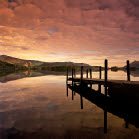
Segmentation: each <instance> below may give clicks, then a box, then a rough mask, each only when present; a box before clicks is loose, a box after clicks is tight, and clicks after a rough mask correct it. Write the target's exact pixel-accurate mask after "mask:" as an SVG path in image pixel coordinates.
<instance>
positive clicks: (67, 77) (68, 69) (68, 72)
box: [67, 68, 69, 84]
mask: <svg viewBox="0 0 139 139" xmlns="http://www.w3.org/2000/svg"><path fill="white" fill-rule="evenodd" d="M68 76H69V69H68V68H67V84H68V78H69V77H68Z"/></svg>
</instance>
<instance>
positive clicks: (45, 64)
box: [0, 55, 90, 68]
mask: <svg viewBox="0 0 139 139" xmlns="http://www.w3.org/2000/svg"><path fill="white" fill-rule="evenodd" d="M0 60H1V61H3V62H7V63H10V64H17V65H21V66H26V67H36V68H38V67H40V68H43V67H60V66H61V67H63V66H64V67H65V66H90V65H88V64H85V63H74V62H42V61H37V60H24V59H19V58H14V57H11V56H7V55H1V56H0Z"/></svg>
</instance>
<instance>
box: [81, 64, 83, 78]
mask: <svg viewBox="0 0 139 139" xmlns="http://www.w3.org/2000/svg"><path fill="white" fill-rule="evenodd" d="M82 79H83V66H81V80H82Z"/></svg>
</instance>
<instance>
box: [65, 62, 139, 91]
mask: <svg viewBox="0 0 139 139" xmlns="http://www.w3.org/2000/svg"><path fill="white" fill-rule="evenodd" d="M104 65H105V67H104V69H105V70H104V79H102V78H101V74H102V73H101V71H102V68H101V67H100V70H99V72H100V75H99V78H98V79H97V78H92V70H91V69H90V70H88V69H87V72H86V78H84V77H83V66H82V67H81V76H80V78H77V77H76V75H75V69H74V70H72V77H69V76H68V75H69V71H68V70H67V82H68V81H72V82H75V83H84V84H99V85H104V86H107V87H111V86H115V87H116V86H117V87H122V88H123V87H125V88H127V87H128V88H132V89H136V91H137V90H138V91H139V81H131V80H130V64H129V60H127V80H110V79H108V60H107V59H106V60H105V63H104ZM88 72H90V78H89V77H88Z"/></svg>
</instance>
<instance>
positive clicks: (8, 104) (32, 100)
mask: <svg viewBox="0 0 139 139" xmlns="http://www.w3.org/2000/svg"><path fill="white" fill-rule="evenodd" d="M102 75H103V74H102ZM93 77H95V78H97V77H99V73H98V72H93ZM108 78H109V79H120V80H126V79H127V76H126V73H125V72H124V71H118V72H111V71H108ZM131 80H132V81H139V72H132V73H131ZM93 88H94V89H97V86H96V85H94V86H93ZM83 105H84V109H81V108H80V95H78V94H76V95H75V96H74V100H72V91H71V90H70V89H69V91H68V97H67V87H66V76H65V75H62V74H61V75H60V73H58V74H57V75H56V74H54V73H49V74H47V73H46V74H44V73H39V72H36V73H35V72H24V73H13V74H9V75H6V76H2V77H0V139H7V138H18V139H20V138H21V139H22V138H26V139H38V138H98V139H101V138H108V139H113V138H115V139H116V138H118V139H120V138H125V139H127V138H129V139H131V138H134V139H136V138H139V128H137V127H135V126H134V125H132V124H129V125H128V128H126V122H125V120H124V119H122V118H119V117H118V116H115V115H113V114H111V113H107V131H108V132H107V134H104V111H103V110H102V109H101V108H99V107H97V106H96V105H95V104H93V103H91V102H89V101H88V100H86V99H85V98H84V99H83ZM136 109H137V113H138V112H139V109H138V107H137V108H136Z"/></svg>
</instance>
